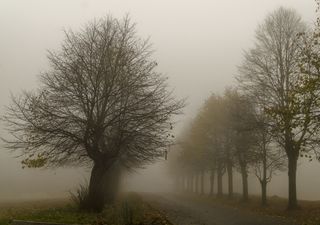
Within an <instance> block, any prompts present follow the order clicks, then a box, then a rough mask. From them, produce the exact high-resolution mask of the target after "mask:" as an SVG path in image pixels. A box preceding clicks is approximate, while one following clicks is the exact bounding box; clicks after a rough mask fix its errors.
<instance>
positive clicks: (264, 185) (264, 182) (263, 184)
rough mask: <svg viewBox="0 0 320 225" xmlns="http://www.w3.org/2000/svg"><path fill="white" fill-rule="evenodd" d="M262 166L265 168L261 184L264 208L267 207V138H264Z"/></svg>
mask: <svg viewBox="0 0 320 225" xmlns="http://www.w3.org/2000/svg"><path fill="white" fill-rule="evenodd" d="M262 166H263V175H262V180H261V181H260V183H261V204H262V205H263V206H266V205H267V183H268V182H267V148H266V142H265V138H264V136H263V160H262Z"/></svg>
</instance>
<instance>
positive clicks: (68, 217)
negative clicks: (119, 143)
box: [0, 193, 172, 225]
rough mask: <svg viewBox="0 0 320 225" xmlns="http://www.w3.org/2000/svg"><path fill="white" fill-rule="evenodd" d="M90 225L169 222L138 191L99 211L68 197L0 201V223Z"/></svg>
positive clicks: (138, 224) (160, 223) (132, 224)
mask: <svg viewBox="0 0 320 225" xmlns="http://www.w3.org/2000/svg"><path fill="white" fill-rule="evenodd" d="M14 219H16V220H26V221H37V222H54V223H66V224H90V225H128V224H130V225H172V224H171V223H170V222H169V221H168V220H167V219H166V217H164V216H163V214H161V213H160V212H159V211H158V210H157V209H154V208H152V207H151V206H150V205H149V204H147V203H145V202H143V201H142V200H141V197H140V196H138V195H137V194H132V193H130V194H125V195H124V196H122V197H121V198H120V199H119V200H118V201H117V202H116V203H115V204H114V205H110V206H106V207H105V210H104V211H103V212H102V213H86V212H82V211H79V210H78V209H77V207H76V206H75V205H74V204H73V203H72V202H71V201H70V200H68V199H56V200H39V201H25V202H8V203H0V225H7V224H11V222H12V220H14Z"/></svg>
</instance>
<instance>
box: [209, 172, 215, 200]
mask: <svg viewBox="0 0 320 225" xmlns="http://www.w3.org/2000/svg"><path fill="white" fill-rule="evenodd" d="M214 174H215V171H214V170H213V169H212V170H211V173H210V195H211V196H213V194H214V192H213V187H214Z"/></svg>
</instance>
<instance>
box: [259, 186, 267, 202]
mask: <svg viewBox="0 0 320 225" xmlns="http://www.w3.org/2000/svg"><path fill="white" fill-rule="evenodd" d="M260 184H261V204H262V206H266V205H267V181H266V180H261V181H260Z"/></svg>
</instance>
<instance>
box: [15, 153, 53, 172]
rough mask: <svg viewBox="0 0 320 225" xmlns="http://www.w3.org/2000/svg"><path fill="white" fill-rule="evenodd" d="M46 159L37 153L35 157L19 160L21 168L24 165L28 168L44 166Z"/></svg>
mask: <svg viewBox="0 0 320 225" xmlns="http://www.w3.org/2000/svg"><path fill="white" fill-rule="evenodd" d="M47 161H48V160H47V159H46V158H44V157H43V156H41V155H40V154H38V156H37V158H26V159H24V160H22V161H21V164H22V169H24V168H25V167H28V168H41V167H44V166H45V165H46V163H47Z"/></svg>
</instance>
